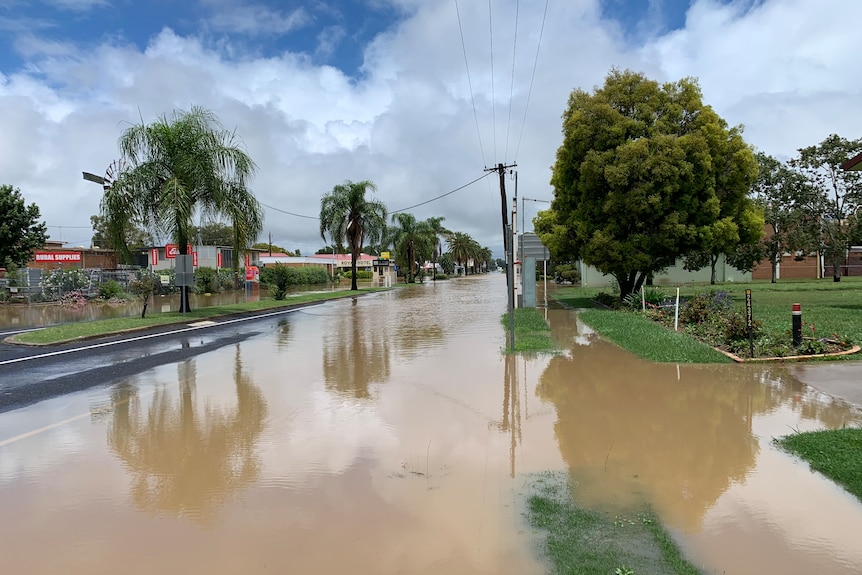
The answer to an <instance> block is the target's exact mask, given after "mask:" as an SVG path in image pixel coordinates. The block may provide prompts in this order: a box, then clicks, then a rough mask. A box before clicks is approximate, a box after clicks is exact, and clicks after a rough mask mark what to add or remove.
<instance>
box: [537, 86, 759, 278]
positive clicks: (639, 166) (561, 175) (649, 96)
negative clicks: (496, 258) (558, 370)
mask: <svg viewBox="0 0 862 575" xmlns="http://www.w3.org/2000/svg"><path fill="white" fill-rule="evenodd" d="M739 131H740V130H739V129H738V128H733V129H729V128H728V127H727V124H726V122H724V120H722V119H721V118H720V117H719V116H718V115H717V114H716V113H715V112H714V111H713V110H712V108H711V107H709V106H706V105H704V104H703V102H702V97H701V91H700V87H699V86H698V84H697V82H696V81H695V80H694V79H691V78H686V79H682V80H680V81H678V82H671V83H666V84H659V83H657V82H655V81H652V80H649V79H647V78H646V77H645V76H644V75H643V74H638V73H635V72H631V71H619V70H612V71H611V72H610V74H609V75H608V77H607V78H606V79H605V83H604V85H603V86H602V87H600V88H597V89H596V90H595V91H594V92H593V93H592V94H590V93H587V92H584V91H583V90H575V91H574V92H572V94H571V95H570V97H569V103H568V107H567V109H566V111H565V112H564V114H563V144H562V145H561V146H560V148H559V150H557V160H556V163H555V165H554V167H553V175H552V178H551V184H552V185H553V186H554V190H555V198H554V201H553V203H552V205H551V208H552V209H553V211H554V212H555V213H556V223H557V224H558V225H561V226H564V227H565V228H566V230H567V233H568V235H569V237H570V241H571V245H570V246H567V247H566V249H567V250H569V251H571V253H570V254H569V258H563V259H570V258H575V257H580V258H581V259H582V260H583V261H584V262H585V263H587V264H589V265H593V266H595V267H596V268H597V269H598V270H599V271H601V272H603V273H607V274H611V275H613V276H614V277H615V278H616V280H617V282H618V283H619V285H620V290H621V295H625V294H628V293H631V292H633V291H636V290H637V289H639V288H640V286H641V285H642V284H643V281H644V280H645V279H646V278H647V276H649V275H650V274H652V273H655V272H658V271H659V270H661V269H663V268H665V267H667V266H669V265H671V264H673V263H674V262H675V261H676V259H677V258H678V257H680V256H681V255H683V254H686V253H689V252H693V251H698V250H704V249H706V248H708V247H709V244H708V243H707V239H708V238H711V237H716V236H717V234H719V233H723V234H726V233H727V230H726V229H725V230H722V229H720V227H719V229H716V223H717V222H718V221H719V220H721V219H722V217H723V216H722V197H732V198H740V197H743V196H744V194H745V191H747V189H748V187H749V185H750V183H751V182H752V181H753V178H754V176H755V172H754V170H755V169H756V168H755V163H754V161H753V157H752V154H751V151H750V150H749V149H748V147H747V146H745V145H744V143H743V142H742V140H741V138H740V137H739Z"/></svg>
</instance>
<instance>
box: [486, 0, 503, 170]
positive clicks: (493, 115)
mask: <svg viewBox="0 0 862 575" xmlns="http://www.w3.org/2000/svg"><path fill="white" fill-rule="evenodd" d="M488 37H489V38H490V39H491V126H492V128H493V133H494V161H495V162H496V161H497V160H496V158H497V112H496V106H495V99H496V98H495V97H494V22H493V20H492V18H491V0H488ZM503 159H504V160H505V158H503Z"/></svg>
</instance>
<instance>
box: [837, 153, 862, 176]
mask: <svg viewBox="0 0 862 575" xmlns="http://www.w3.org/2000/svg"><path fill="white" fill-rule="evenodd" d="M841 167H842V168H843V169H844V170H847V171H848V172H849V171H852V170H862V153H860V154H856V155H855V156H853V157H852V158H850V159H849V160H847V161H846V162H844V163H843V164H841Z"/></svg>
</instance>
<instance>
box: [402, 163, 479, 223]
mask: <svg viewBox="0 0 862 575" xmlns="http://www.w3.org/2000/svg"><path fill="white" fill-rule="evenodd" d="M489 175H491V172H487V173H485V174H483V175H481V176H479V177H478V178H476V179H475V180H473V181H472V182H467V183H466V184H464V185H463V186H459V187H457V188H455V189H454V190H452V191H449V192H446V193H445V194H440V195H439V196H437V197H435V198H431V199H430V200H425V201H424V202H420V203H418V204H415V205H412V206H407V207H406V208H401V209H400V210H395V211H394V212H390V213H392V214H398V213H401V212H406V211H407V210H412V209H413V208H418V207H419V206H424V205H425V204H430V203H431V202H434V201H437V200H439V199H441V198H445V197H446V196H449V195H451V194H454V193H455V192H459V191H461V190H463V189H464V188H466V187H467V186H471V185H473V184H475V183H476V182H478V181H479V180H482V179H485V178H487V177H488V176H489Z"/></svg>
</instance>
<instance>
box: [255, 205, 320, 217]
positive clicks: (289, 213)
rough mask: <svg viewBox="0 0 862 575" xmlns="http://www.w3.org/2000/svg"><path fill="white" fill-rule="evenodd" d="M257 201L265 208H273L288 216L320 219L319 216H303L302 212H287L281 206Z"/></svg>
mask: <svg viewBox="0 0 862 575" xmlns="http://www.w3.org/2000/svg"><path fill="white" fill-rule="evenodd" d="M258 203H259V204H260V205H262V206H263V207H265V208H269V209H271V210H275V211H276V212H281V213H282V214H287V215H288V216H295V217H297V218H305V219H308V220H319V219H320V218H319V217H317V216H304V215H302V214H295V213H293V212H288V211H287V210H282V209H281V208H276V207H275V206H270V205H269V204H265V203H263V202H261V201H258Z"/></svg>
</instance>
